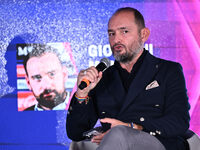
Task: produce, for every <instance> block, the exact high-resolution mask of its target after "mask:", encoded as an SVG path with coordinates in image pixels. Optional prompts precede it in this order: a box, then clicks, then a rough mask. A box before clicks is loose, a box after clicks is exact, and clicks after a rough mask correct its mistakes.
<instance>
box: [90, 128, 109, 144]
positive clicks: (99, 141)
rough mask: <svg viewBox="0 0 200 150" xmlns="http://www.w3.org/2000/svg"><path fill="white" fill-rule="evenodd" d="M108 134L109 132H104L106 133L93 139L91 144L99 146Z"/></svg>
mask: <svg viewBox="0 0 200 150" xmlns="http://www.w3.org/2000/svg"><path fill="white" fill-rule="evenodd" d="M108 132H109V130H108V131H106V132H104V133H101V134H99V135H96V136H94V137H93V138H92V139H91V142H92V143H97V144H98V145H99V144H100V143H101V140H102V139H103V137H104V135H106V134H107V133H108Z"/></svg>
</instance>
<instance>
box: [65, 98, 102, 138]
mask: <svg viewBox="0 0 200 150" xmlns="http://www.w3.org/2000/svg"><path fill="white" fill-rule="evenodd" d="M97 119H98V118H97V115H96V113H95V110H94V105H93V102H92V99H91V98H90V99H89V102H88V103H87V104H85V103H83V104H79V103H78V102H77V100H76V98H75V96H73V97H72V99H71V103H70V106H69V109H68V113H67V122H66V130H67V135H68V137H69V138H70V139H71V140H73V141H81V140H84V137H83V135H82V134H83V132H85V131H88V130H90V129H91V128H93V127H94V125H95V123H96V122H97Z"/></svg>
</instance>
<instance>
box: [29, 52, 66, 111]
mask: <svg viewBox="0 0 200 150" xmlns="http://www.w3.org/2000/svg"><path fill="white" fill-rule="evenodd" d="M26 69H27V76H26V80H27V84H28V87H29V89H30V90H32V92H33V95H34V96H35V98H36V99H37V101H38V102H39V105H40V107H44V108H45V109H52V108H53V107H55V106H56V105H58V104H60V103H62V102H64V101H65V97H66V92H65V81H66V80H67V69H66V67H64V66H62V64H61V63H60V61H59V59H58V57H57V56H56V54H54V53H49V52H48V53H44V54H43V55H42V56H40V57H31V58H30V59H29V60H28V61H27V65H26Z"/></svg>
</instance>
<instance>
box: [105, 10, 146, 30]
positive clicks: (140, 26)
mask: <svg viewBox="0 0 200 150" xmlns="http://www.w3.org/2000/svg"><path fill="white" fill-rule="evenodd" d="M120 13H131V14H133V16H134V19H133V22H135V24H136V25H137V26H138V29H139V31H140V30H141V29H143V28H145V21H144V17H143V16H142V14H141V13H140V12H139V11H138V10H137V9H135V8H131V7H124V8H119V9H117V10H116V11H115V13H114V14H113V15H112V17H111V18H110V20H111V19H112V18H113V17H114V16H117V15H119V14H120ZM110 20H109V22H108V24H109V23H110Z"/></svg>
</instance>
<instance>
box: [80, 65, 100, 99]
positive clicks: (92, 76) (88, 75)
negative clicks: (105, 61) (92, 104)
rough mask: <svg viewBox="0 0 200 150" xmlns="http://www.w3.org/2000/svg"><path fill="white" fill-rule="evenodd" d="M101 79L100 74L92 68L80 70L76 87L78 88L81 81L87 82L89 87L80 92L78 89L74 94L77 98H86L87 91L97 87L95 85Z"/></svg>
mask: <svg viewBox="0 0 200 150" xmlns="http://www.w3.org/2000/svg"><path fill="white" fill-rule="evenodd" d="M101 78H102V72H98V71H97V69H96V68H95V67H94V66H93V67H90V68H88V69H86V70H81V71H80V72H79V74H78V78H77V86H79V84H80V83H81V81H82V80H83V79H87V80H89V81H90V85H89V86H87V87H86V88H84V89H82V90H81V89H79V88H78V89H77V91H76V94H77V95H78V96H79V97H85V96H87V95H88V93H89V91H90V90H91V89H93V88H94V87H95V86H96V85H97V83H98V82H99V81H100V80H101Z"/></svg>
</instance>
